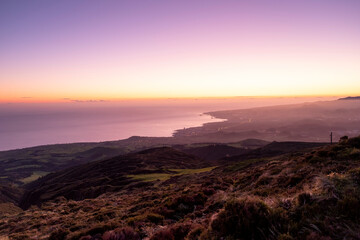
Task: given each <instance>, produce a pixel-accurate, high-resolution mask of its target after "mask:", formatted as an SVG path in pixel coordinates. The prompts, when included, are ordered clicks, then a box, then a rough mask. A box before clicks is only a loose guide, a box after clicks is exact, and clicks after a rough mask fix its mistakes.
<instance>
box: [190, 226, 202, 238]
mask: <svg viewBox="0 0 360 240" xmlns="http://www.w3.org/2000/svg"><path fill="white" fill-rule="evenodd" d="M204 231H205V228H204V227H203V226H199V227H195V228H193V229H192V230H191V231H190V232H189V234H188V235H187V237H186V240H198V239H199V237H200V235H201V234H202V233H203V232H204Z"/></svg>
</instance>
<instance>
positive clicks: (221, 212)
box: [0, 137, 360, 240]
mask: <svg viewBox="0 0 360 240" xmlns="http://www.w3.org/2000/svg"><path fill="white" fill-rule="evenodd" d="M288 145H289V143H285V144H284V145H283V146H288ZM290 145H292V146H294V145H296V144H295V143H291V144H290ZM277 146H279V144H277ZM308 147H310V149H309V148H302V150H300V151H297V150H295V151H290V152H288V153H282V154H280V155H275V156H274V155H273V156H264V157H261V156H258V157H255V158H252V157H248V158H241V157H238V159H236V158H234V159H233V160H234V161H231V162H228V163H227V164H224V165H221V166H218V167H217V168H214V169H213V168H207V169H205V170H199V169H198V168H199V167H201V168H202V167H205V166H204V165H202V164H203V162H200V165H193V163H191V164H190V163H187V161H186V159H188V160H191V159H193V158H194V157H193V156H192V157H191V156H189V155H187V154H185V153H180V152H179V151H176V150H173V149H170V148H165V149H164V148H162V149H159V148H158V149H152V150H148V151H145V152H142V153H138V154H134V155H133V157H134V158H133V159H137V158H140V156H139V155H141V154H142V155H144V156H145V157H144V158H143V159H144V160H145V159H148V158H153V157H154V156H156V155H157V154H159V155H160V156H163V153H164V154H165V153H166V154H168V153H171V154H175V155H177V154H179V156H183V157H184V161H181V162H183V163H182V164H183V165H178V164H179V161H176V160H175V161H170V162H168V160H169V158H164V159H161V158H157V157H156V158H157V159H158V161H155V162H154V163H152V165H153V166H155V167H160V166H161V165H165V166H166V168H173V167H174V165H173V164H176V165H178V166H177V167H178V171H180V168H181V167H182V168H184V167H186V168H187V169H183V170H181V171H182V173H181V174H174V173H171V172H170V173H169V174H170V175H168V176H167V177H165V178H160V179H159V178H151V177H153V174H157V173H154V172H152V173H148V172H147V173H144V172H132V175H131V176H130V177H131V178H133V179H134V180H136V181H137V182H138V183H142V184H143V185H138V186H137V187H134V188H126V189H121V190H119V191H116V192H108V193H105V194H102V195H100V196H99V197H97V198H94V199H84V200H80V201H74V200H68V199H66V198H64V197H58V198H56V199H54V200H50V201H47V202H44V203H43V204H41V206H40V208H37V207H32V208H30V209H28V210H26V211H23V212H21V213H13V214H5V215H3V217H2V218H1V220H0V236H1V235H3V236H5V235H9V236H10V237H11V239H83V240H85V239H103V240H109V239H152V240H156V239H202V240H206V239H221V238H224V239H324V240H325V239H360V234H359V232H358V229H360V180H359V179H360V177H359V176H360V137H359V138H352V139H348V140H347V139H343V140H342V141H341V142H340V143H339V144H334V145H325V146H315V147H314V146H308ZM259 154H260V153H259ZM185 156H187V157H185ZM114 159H115V158H114ZM119 159H121V157H120V158H119ZM171 159H173V158H171ZM108 161H110V162H111V161H114V160H108ZM129 163H130V161H129ZM93 164H95V165H93V166H94V168H97V167H99V168H101V170H99V171H95V172H94V173H93V174H98V175H99V176H100V175H101V172H103V171H106V172H107V173H110V172H112V170H110V169H109V168H112V166H113V165H112V164H110V165H109V166H107V165H106V164H101V166H100V165H96V163H93ZM157 164H159V165H157ZM167 164H168V165H167ZM85 166H90V165H85ZM188 168H195V169H196V171H189V169H188ZM91 169H92V168H89V169H88V170H91ZM119 169H120V171H122V170H121V167H120V166H119ZM163 169H164V168H163ZM78 170H79V169H78ZM78 170H74V171H75V172H76V171H78ZM168 170H169V169H168ZM193 170H194V169H193ZM91 171H92V170H91ZM170 171H174V170H170ZM75 172H74V175H73V176H72V178H73V180H75V179H76V176H78V174H75ZM113 172H116V171H115V170H114V171H113ZM178 173H179V172H178ZM63 174H64V173H63ZM67 174H70V172H69V173H67ZM144 175H145V176H146V177H144ZM49 176H51V175H49ZM54 176H58V177H62V176H61V174H59V175H54ZM67 176H68V177H69V178H70V175H67ZM88 176H90V175H88ZM78 177H79V178H80V179H81V178H82V177H83V176H82V175H79V176H78ZM93 177H95V176H93ZM155 179H158V180H155ZM40 180H41V179H40ZM40 180H39V181H40ZM45 183H46V181H44V184H45ZM52 183H53V184H56V181H53V182H52ZM45 185H46V184H45ZM39 186H40V185H39ZM56 188H57V189H58V190H60V191H61V186H60V185H58V186H57V187H56ZM64 193H66V191H65V192H64ZM42 196H45V197H46V196H47V195H46V194H45V195H42ZM42 198H43V197H42ZM44 199H45V198H44Z"/></svg>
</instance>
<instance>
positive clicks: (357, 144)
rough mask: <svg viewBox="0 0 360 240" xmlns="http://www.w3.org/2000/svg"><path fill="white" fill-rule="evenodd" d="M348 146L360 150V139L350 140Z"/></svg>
mask: <svg viewBox="0 0 360 240" xmlns="http://www.w3.org/2000/svg"><path fill="white" fill-rule="evenodd" d="M347 145H349V146H350V147H355V148H360V137H355V138H349V139H348V140H347Z"/></svg>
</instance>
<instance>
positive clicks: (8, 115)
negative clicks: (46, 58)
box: [0, 97, 333, 150]
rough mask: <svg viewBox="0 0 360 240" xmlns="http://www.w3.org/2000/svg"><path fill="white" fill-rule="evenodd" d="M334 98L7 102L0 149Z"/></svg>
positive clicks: (95, 138) (151, 132) (162, 128)
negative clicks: (212, 112)
mask: <svg viewBox="0 0 360 240" xmlns="http://www.w3.org/2000/svg"><path fill="white" fill-rule="evenodd" d="M330 99H333V98H267V99H266V98H244V97H239V98H230V99H182V100H180V99H166V100H146V101H141V100H132V101H118V102H94V101H88V102H78V101H73V102H67V103H9V104H1V105H0V150H10V149H17V148H24V147H31V146H37V145H46V144H55V143H73V142H99V141H111V140H118V139H124V138H128V137H130V136H153V137H157V136H159V137H160V136H171V135H172V134H173V132H174V131H175V130H177V129H183V128H188V127H195V126H201V125H202V124H203V123H206V122H214V121H222V119H214V118H211V117H210V116H208V115H204V114H202V113H204V112H209V111H217V110H230V109H242V108H251V107H259V106H269V105H281V104H289V103H301V102H306V101H318V100H330Z"/></svg>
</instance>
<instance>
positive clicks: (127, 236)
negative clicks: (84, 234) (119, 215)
mask: <svg viewBox="0 0 360 240" xmlns="http://www.w3.org/2000/svg"><path fill="white" fill-rule="evenodd" d="M140 239H141V238H140V235H139V234H138V233H137V232H136V231H135V230H134V229H132V228H130V227H124V228H117V229H115V230H112V231H108V232H105V233H104V234H103V236H102V240H140Z"/></svg>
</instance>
